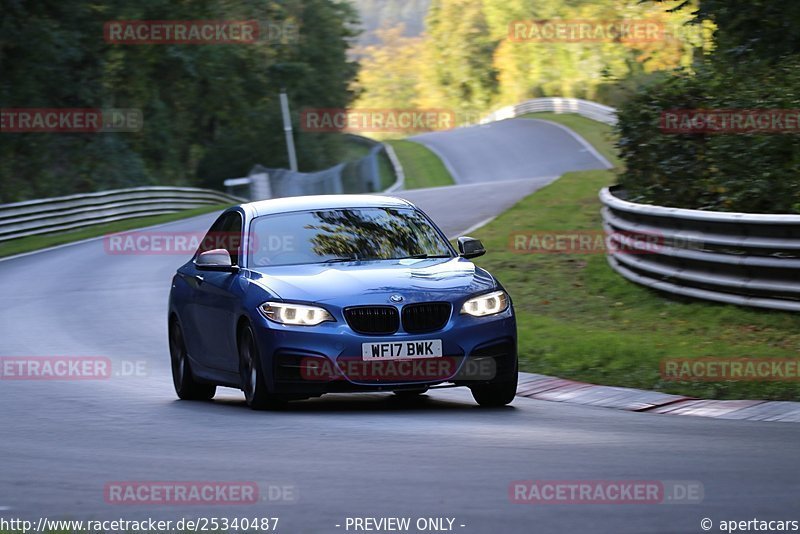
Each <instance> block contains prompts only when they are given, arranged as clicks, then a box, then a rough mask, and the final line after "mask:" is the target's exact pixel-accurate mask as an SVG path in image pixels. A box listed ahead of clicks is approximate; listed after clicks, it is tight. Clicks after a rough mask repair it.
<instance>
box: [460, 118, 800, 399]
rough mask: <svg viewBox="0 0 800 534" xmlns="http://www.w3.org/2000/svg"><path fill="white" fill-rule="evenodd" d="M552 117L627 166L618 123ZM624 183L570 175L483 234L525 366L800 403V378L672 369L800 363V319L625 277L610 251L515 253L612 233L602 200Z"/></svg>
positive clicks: (604, 174) (591, 378) (485, 262)
mask: <svg viewBox="0 0 800 534" xmlns="http://www.w3.org/2000/svg"><path fill="white" fill-rule="evenodd" d="M544 115H551V114H541V113H537V114H535V115H532V116H533V117H536V118H540V117H541V118H547V119H548V120H556V121H557V122H559V123H561V124H565V125H566V126H569V127H570V128H573V129H574V130H575V131H576V132H577V133H578V134H580V135H582V136H583V137H584V138H585V139H587V141H590V142H592V143H593V144H594V146H595V147H596V148H597V149H598V150H599V151H600V152H601V153H603V154H604V155H605V156H606V157H607V158H609V161H612V162H618V160H617V158H616V156H615V155H614V154H613V150H614V148H613V144H612V143H613V136H612V134H611V130H610V128H608V127H607V126H605V125H602V124H599V123H594V122H593V121H590V120H588V119H584V118H582V117H577V116H570V115H553V117H544ZM587 123H588V124H587ZM609 151H611V154H609ZM610 156H613V157H610ZM614 181H615V177H614V173H613V172H612V171H584V172H574V173H568V174H566V175H564V176H563V177H562V178H561V179H559V180H557V181H556V182H554V183H552V184H550V185H549V186H548V187H546V188H544V189H542V190H540V191H538V192H537V193H535V194H533V195H531V196H529V197H527V198H525V199H524V200H522V201H521V202H519V203H518V204H517V205H516V206H514V207H513V208H511V209H510V210H508V211H507V212H505V213H504V214H502V215H501V216H500V217H498V218H497V219H496V220H495V221H494V222H492V223H491V224H489V225H487V226H486V227H484V228H482V229H480V230H478V231H477V232H475V235H476V237H479V238H480V239H482V240H483V242H484V243H485V245H486V248H487V250H489V251H490V252H489V253H488V254H487V255H486V256H485V257H483V258H481V259H479V260H478V263H479V264H480V265H481V266H482V267H485V268H486V269H488V270H490V271H491V272H492V273H493V274H494V275H495V276H497V277H498V278H499V279H500V280H501V281H502V283H503V284H504V285H505V286H506V288H507V289H508V291H509V293H510V294H511V295H512V296H513V298H514V304H515V307H516V310H517V319H518V323H519V327H518V330H519V347H520V365H521V369H522V370H523V371H530V372H536V373H543V374H547V375H555V376H559V377H563V378H571V379H575V380H582V381H586V382H591V383H595V384H607V385H615V386H628V387H635V388H643V389H650V390H658V391H665V392H670V393H677V394H683V395H689V396H695V397H700V398H715V399H743V398H752V399H776V400H797V399H798V398H800V388H799V387H798V382H796V381H794V382H791V381H786V382H778V381H773V382H755V381H746V382H673V381H666V380H664V379H663V378H662V377H661V373H660V365H661V362H662V360H664V359H668V358H700V357H713V358H739V357H744V358H789V359H794V360H797V357H798V351H800V316H798V315H797V314H790V313H783V312H777V311H766V310H756V309H749V308H739V307H736V306H730V305H721V304H714V303H708V302H703V301H694V300H689V299H682V298H677V297H672V296H669V295H666V294H662V293H659V292H656V291H653V290H650V289H647V288H644V287H641V286H638V285H636V284H633V283H631V282H628V281H626V280H625V279H623V278H622V277H620V276H619V275H617V274H616V273H615V272H614V271H612V270H611V268H610V267H609V266H608V264H607V263H606V259H605V256H604V255H603V254H525V253H522V254H520V253H517V252H513V251H512V250H511V247H510V246H509V245H510V244H511V239H512V237H511V236H512V235H514V234H518V233H532V232H546V231H551V230H554V231H560V232H565V233H566V232H581V231H597V232H600V231H602V227H601V218H600V201H599V200H598V198H597V194H598V191H599V190H600V189H601V188H602V187H604V186H606V185H609V184H611V183H614Z"/></svg>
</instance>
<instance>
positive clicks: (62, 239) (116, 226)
mask: <svg viewBox="0 0 800 534" xmlns="http://www.w3.org/2000/svg"><path fill="white" fill-rule="evenodd" d="M227 207H228V205H217V206H204V207H202V208H195V209H191V210H184V211H180V212H177V213H168V214H165V215H153V216H150V217H137V218H133V219H126V220H124V221H117V222H113V223H109V224H101V225H97V226H90V227H87V228H82V229H80V230H74V231H71V232H63V233H58V234H48V235H35V236H29V237H21V238H19V239H12V240H10V241H5V242H3V243H0V257H6V256H13V255H15V254H22V253H24V252H31V251H34V250H40V249H43V248H47V247H53V246H56V245H63V244H65V243H72V242H74V241H81V240H83V239H90V238H92V237H99V236H103V235H106V234H112V233H114V232H123V231H125V230H132V229H135V228H144V227H147V226H153V225H156V224H163V223H167V222H172V221H177V220H180V219H186V218H188V217H194V216H196V215H203V214H205V213H211V212H214V211H221V210H223V209H225V208H227Z"/></svg>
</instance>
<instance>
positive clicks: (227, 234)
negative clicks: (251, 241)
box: [195, 211, 242, 265]
mask: <svg viewBox="0 0 800 534" xmlns="http://www.w3.org/2000/svg"><path fill="white" fill-rule="evenodd" d="M241 241H242V215H241V214H240V213H239V212H236V211H232V212H229V213H223V214H222V215H220V217H219V218H218V219H217V220H216V221H214V224H212V225H211V228H209V230H208V233H206V235H205V237H204V238H203V241H202V242H201V243H200V246H199V247H198V249H197V253H196V254H195V257H196V256H197V254H200V253H201V252H206V251H209V250H214V249H217V248H224V249H225V250H227V251H228V254H230V255H231V261H232V262H233V264H234V265H238V264H239V250H240V248H241Z"/></svg>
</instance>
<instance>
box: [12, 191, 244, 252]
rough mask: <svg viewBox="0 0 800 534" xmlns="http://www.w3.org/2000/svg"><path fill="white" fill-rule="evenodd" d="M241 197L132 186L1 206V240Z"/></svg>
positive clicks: (183, 208)
mask: <svg viewBox="0 0 800 534" xmlns="http://www.w3.org/2000/svg"><path fill="white" fill-rule="evenodd" d="M242 201H243V199H241V198H239V197H235V196H231V195H226V194H225V193H220V192H219V191H213V190H210V189H197V188H193V187H134V188H130V189H117V190H114V191H103V192H99V193H87V194H81V195H70V196H65V197H57V198H48V199H43V200H29V201H25V202H16V203H14V204H2V205H0V242H2V241H7V240H9V239H15V238H18V237H25V236H31V235H40V234H49V233H53V232H62V231H66V230H75V229H78V228H83V227H86V226H93V225H96V224H104V223H109V222H114V221H121V220H124V219H130V218H133V217H146V216H149V215H161V214H164V213H175V212H177V211H181V210H185V209H191V208H198V207H201V206H209V205H215V204H236V203H239V202H242Z"/></svg>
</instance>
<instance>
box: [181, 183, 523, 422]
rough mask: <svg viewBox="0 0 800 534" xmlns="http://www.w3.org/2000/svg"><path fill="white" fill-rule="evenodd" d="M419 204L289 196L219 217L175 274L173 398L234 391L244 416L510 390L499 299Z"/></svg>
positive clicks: (467, 253)
mask: <svg viewBox="0 0 800 534" xmlns="http://www.w3.org/2000/svg"><path fill="white" fill-rule="evenodd" d="M484 253H485V250H484V248H483V245H482V244H481V242H480V241H479V240H477V239H472V238H469V237H461V238H459V239H458V251H456V250H455V249H454V247H453V246H452V245H451V244H450V243H449V241H448V240H447V238H446V237H445V236H444V234H443V233H442V231H441V230H440V229H439V228H438V227H437V226H436V225H435V224H434V223H433V222H432V221H431V219H430V218H429V217H428V216H427V215H425V213H423V212H422V211H421V210H420V209H418V208H417V207H416V206H414V205H413V204H411V203H410V202H408V201H406V200H402V199H397V198H392V197H385V196H374V195H333V196H315V197H294V198H282V199H275V200H265V201H261V202H253V203H249V204H242V205H240V206H235V207H232V208H229V209H227V210H226V211H225V212H223V213H222V215H220V217H219V218H218V219H217V220H216V222H214V224H213V225H212V226H211V228H210V230H209V231H208V233H207V235H206V236H205V238H204V239H203V241H202V242H201V244H200V246H199V248H198V250H197V252H196V253H195V256H194V257H193V258H192V259H191V260H190V261H189V262H188V263H186V264H185V265H183V266H182V267H180V268H179V269H178V271H177V273H176V274H175V276H174V278H173V280H172V290H171V292H170V298H169V319H168V320H169V323H168V324H169V348H170V355H171V360H172V376H173V382H174V385H175V391H176V392H177V394H178V397H179V398H181V399H193V400H204V399H211V398H213V396H214V394H215V392H216V388H217V386H227V387H232V388H239V389H241V390H243V391H244V394H245V398H246V400H247V404H248V405H249V406H251V407H252V408H254V409H266V408H272V407H279V406H282V405H284V404H285V403H286V402H287V401H291V400H301V399H307V398H311V397H318V396H320V395H323V394H325V393H341V392H375V391H387V392H394V393H395V394H397V395H400V396H403V397H414V396H417V395H420V394H423V393H425V392H426V391H427V390H428V389H429V388H431V387H434V386H437V387H453V386H467V387H469V388H470V389H471V391H472V395H473V397H474V398H475V400H476V401H477V402H478V404H480V405H481V406H502V405H505V404H508V403H510V402H511V401H512V400H513V398H514V395H515V393H516V389H517V370H518V363H517V332H516V320H515V317H514V309H513V307H512V303H511V298H510V297H509V296H508V294H507V293H506V291H505V290H504V289H503V286H502V285H500V282H498V281H497V280H496V279H495V278H494V277H493V276H492V275H491V274H489V273H488V272H487V271H485V270H483V269H481V268H480V267H477V266H476V265H475V264H473V263H472V262H471V261H470V260H471V259H472V258H475V257H478V256H480V255H482V254H484Z"/></svg>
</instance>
